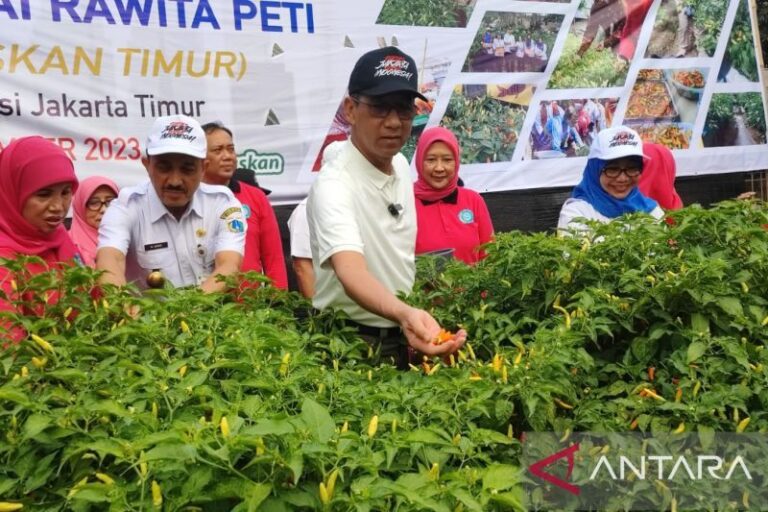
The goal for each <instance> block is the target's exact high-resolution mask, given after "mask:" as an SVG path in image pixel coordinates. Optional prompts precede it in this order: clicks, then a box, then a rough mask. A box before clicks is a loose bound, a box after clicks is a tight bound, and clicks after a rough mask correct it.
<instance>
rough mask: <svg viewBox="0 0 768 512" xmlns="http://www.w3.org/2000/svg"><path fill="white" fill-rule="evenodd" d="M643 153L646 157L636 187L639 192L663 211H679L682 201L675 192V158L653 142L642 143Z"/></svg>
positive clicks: (662, 146) (665, 148)
mask: <svg viewBox="0 0 768 512" xmlns="http://www.w3.org/2000/svg"><path fill="white" fill-rule="evenodd" d="M643 153H644V154H645V156H646V157H647V159H646V161H645V165H644V166H643V173H642V174H641V175H640V182H639V183H638V184H637V187H638V188H639V189H640V192H641V193H642V194H643V195H644V196H646V197H650V198H651V199H654V200H655V201H656V202H657V203H659V206H661V208H662V209H664V210H665V211H669V210H679V209H680V208H682V207H683V201H682V199H680V196H679V195H678V194H677V190H675V173H676V165H675V157H674V156H672V152H671V151H670V150H669V148H668V147H667V146H664V145H662V144H656V143H654V142H643Z"/></svg>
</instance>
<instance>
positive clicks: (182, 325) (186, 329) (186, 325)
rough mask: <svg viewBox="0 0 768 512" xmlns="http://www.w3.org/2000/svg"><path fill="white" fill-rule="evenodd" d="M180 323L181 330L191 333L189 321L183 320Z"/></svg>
mask: <svg viewBox="0 0 768 512" xmlns="http://www.w3.org/2000/svg"><path fill="white" fill-rule="evenodd" d="M179 323H180V325H181V332H183V333H184V334H189V325H188V324H187V322H185V321H184V320H182V321H181V322H179Z"/></svg>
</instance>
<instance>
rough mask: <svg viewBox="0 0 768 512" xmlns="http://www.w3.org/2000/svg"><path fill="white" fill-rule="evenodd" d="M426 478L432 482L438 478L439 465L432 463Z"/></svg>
mask: <svg viewBox="0 0 768 512" xmlns="http://www.w3.org/2000/svg"><path fill="white" fill-rule="evenodd" d="M428 478H429V479H430V480H432V481H433V482H434V481H435V480H437V479H439V478H440V464H438V463H437V462H433V463H432V467H431V468H429V474H428Z"/></svg>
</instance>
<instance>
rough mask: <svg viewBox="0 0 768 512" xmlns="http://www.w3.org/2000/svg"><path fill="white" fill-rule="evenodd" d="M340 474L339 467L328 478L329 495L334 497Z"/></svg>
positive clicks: (326, 484)
mask: <svg viewBox="0 0 768 512" xmlns="http://www.w3.org/2000/svg"><path fill="white" fill-rule="evenodd" d="M338 476H339V469H338V468H334V470H333V471H331V474H330V475H328V480H327V481H326V483H325V489H326V490H327V491H328V497H329V498H333V491H334V490H335V489H336V478H338Z"/></svg>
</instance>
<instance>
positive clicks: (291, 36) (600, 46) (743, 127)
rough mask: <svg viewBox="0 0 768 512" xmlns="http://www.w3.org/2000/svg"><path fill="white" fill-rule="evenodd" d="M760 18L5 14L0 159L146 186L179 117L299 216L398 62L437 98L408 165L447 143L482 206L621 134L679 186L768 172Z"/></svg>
mask: <svg viewBox="0 0 768 512" xmlns="http://www.w3.org/2000/svg"><path fill="white" fill-rule="evenodd" d="M751 16H752V14H751V13H750V9H749V5H748V2H747V0H727V1H726V0H625V1H619V0H571V1H568V0H560V1H554V0H548V1H532V0H518V1H509V0H504V1H502V0H439V1H431V2H414V1H410V0H366V1H353V0H334V1H332V2H331V1H315V2H279V1H266V0H262V1H256V0H231V1H230V0H227V1H218V0H216V1H214V0H194V1H181V0H154V1H153V0H42V1H35V2H32V1H30V0H0V29H1V30H0V149H2V148H3V147H5V146H6V145H7V144H8V143H10V142H11V141H12V140H14V139H15V138H19V137H22V136H26V135H32V134H39V135H43V136H45V137H48V138H50V139H51V140H53V141H54V142H56V143H57V144H58V145H59V146H60V147H61V148H63V149H64V150H65V151H66V152H67V154H68V155H69V156H70V158H71V159H72V160H73V161H74V163H75V168H76V172H77V174H78V176H79V177H80V178H81V179H82V178H85V177H88V176H91V175H105V176H108V177H110V178H111V179H113V180H114V181H115V182H116V183H118V184H119V185H120V186H127V185H134V184H136V183H138V182H139V181H141V180H143V179H144V178H145V176H146V171H145V170H144V168H143V166H142V165H141V156H142V152H143V149H144V145H145V140H144V137H145V135H146V133H148V131H149V128H150V127H151V125H152V122H153V120H154V119H155V118H156V117H157V116H161V115H169V114H177V113H178V114H186V115H189V116H192V117H194V118H196V119H197V120H198V121H200V122H201V123H206V122H211V121H219V122H221V123H223V124H224V125H225V126H227V127H229V128H231V129H232V131H233V134H234V141H235V145H236V150H237V153H238V163H239V167H242V168H247V169H251V170H253V171H255V172H256V173H257V175H258V177H259V182H260V183H262V184H263V185H264V186H265V187H267V188H269V189H271V190H272V191H273V194H272V195H271V196H270V199H271V200H272V201H273V202H276V203H291V202H296V201H298V200H300V199H301V198H303V197H304V196H305V195H306V193H307V191H308V189H309V186H310V185H311V183H312V182H313V181H314V178H315V176H316V173H317V171H318V170H319V167H320V162H321V155H322V150H323V148H324V147H325V146H327V145H328V144H329V143H331V142H333V141H336V140H343V139H345V138H346V137H347V136H348V130H349V127H348V124H347V121H346V119H345V117H344V113H343V110H342V109H341V108H340V105H341V103H342V100H343V98H344V96H345V93H346V87H347V78H348V77H349V72H350V70H351V69H352V66H353V64H354V63H355V61H356V60H357V59H358V58H359V57H360V56H361V55H362V54H363V53H365V52H367V51H369V50H372V49H375V48H377V47H383V46H388V45H394V46H398V47H399V48H400V49H402V50H403V51H404V52H406V53H407V54H409V55H411V56H412V57H413V58H414V60H415V61H416V64H417V70H415V71H417V72H418V77H419V88H420V90H421V92H422V94H423V95H424V97H425V98H426V101H424V100H421V99H419V100H417V107H418V114H417V116H416V118H415V120H414V123H413V133H412V136H411V139H410V140H409V142H408V143H407V144H406V146H405V147H404V148H403V152H404V153H405V154H406V156H407V157H408V158H409V159H410V158H412V156H413V152H414V148H415V146H416V142H417V140H418V138H419V135H420V134H421V132H423V131H424V129H426V128H429V127H432V126H438V125H442V126H445V127H447V128H449V129H451V130H452V131H453V132H454V133H456V135H457V137H458V140H459V143H460V145H461V148H462V178H463V179H464V181H465V182H466V184H467V186H468V187H470V188H473V189H475V190H478V191H481V192H486V191H502V190H515V189H526V188H544V187H559V186H571V185H574V184H575V183H576V182H577V181H578V180H579V179H580V176H581V172H582V169H583V167H584V164H585V159H586V155H587V154H588V153H589V148H590V145H591V143H592V141H593V139H594V136H595V134H596V133H597V132H598V131H599V130H601V129H603V128H606V127H609V126H613V125H618V124H625V125H627V126H630V127H632V128H634V129H635V130H636V131H638V132H639V133H640V134H641V136H642V137H643V138H644V140H648V141H655V142H659V143H661V144H664V145H666V146H668V147H669V148H670V149H672V150H673V151H674V154H675V158H676V160H677V164H678V175H679V176H695V175H701V174H714V173H723V172H737V171H749V170H756V169H765V168H768V145H766V114H765V112H766V110H765V98H764V97H763V93H762V91H763V90H764V89H763V86H764V84H762V83H761V80H762V78H761V76H760V73H759V72H758V63H757V62H758V61H757V56H756V54H755V38H756V34H755V31H754V30H753V26H754V25H753V21H752V19H751ZM382 65H384V63H382ZM414 174H415V171H414Z"/></svg>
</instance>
